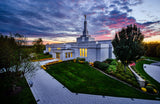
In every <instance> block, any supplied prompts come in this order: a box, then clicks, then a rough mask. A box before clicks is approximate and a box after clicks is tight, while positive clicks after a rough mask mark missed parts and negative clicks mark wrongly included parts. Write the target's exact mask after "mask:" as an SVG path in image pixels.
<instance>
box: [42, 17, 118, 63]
mask: <svg viewBox="0 0 160 104" xmlns="http://www.w3.org/2000/svg"><path fill="white" fill-rule="evenodd" d="M46 52H49V54H51V55H52V57H53V58H58V59H60V60H63V61H65V60H71V59H76V58H77V57H80V58H85V59H86V61H88V62H94V61H104V60H106V59H107V58H115V56H114V54H113V47H112V44H111V40H102V41H95V39H94V38H92V37H91V36H90V35H88V30H87V21H86V16H85V21H84V30H83V35H82V36H80V37H79V38H77V42H71V43H61V44H49V45H46V49H45V50H44V53H46Z"/></svg>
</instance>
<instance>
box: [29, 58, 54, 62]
mask: <svg viewBox="0 0 160 104" xmlns="http://www.w3.org/2000/svg"><path fill="white" fill-rule="evenodd" d="M52 59H54V58H44V59H38V60H32V62H36V61H45V60H52Z"/></svg>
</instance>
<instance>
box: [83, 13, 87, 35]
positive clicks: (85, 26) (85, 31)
mask: <svg viewBox="0 0 160 104" xmlns="http://www.w3.org/2000/svg"><path fill="white" fill-rule="evenodd" d="M84 18H85V21H84V30H83V36H87V35H88V30H87V21H86V15H84Z"/></svg>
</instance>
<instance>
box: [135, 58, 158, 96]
mask: <svg viewBox="0 0 160 104" xmlns="http://www.w3.org/2000/svg"><path fill="white" fill-rule="evenodd" d="M150 63H153V62H152V61H147V60H143V61H140V62H138V63H136V66H135V67H136V68H134V69H135V70H136V72H138V73H139V74H140V75H141V76H142V77H143V78H144V79H145V80H147V81H149V83H150V84H154V85H155V86H156V88H157V89H158V90H159V91H160V83H158V82H157V81H156V80H154V79H153V78H152V77H150V76H149V75H148V74H147V73H146V72H145V71H144V69H143V64H150ZM158 96H159V97H160V93H159V94H158Z"/></svg>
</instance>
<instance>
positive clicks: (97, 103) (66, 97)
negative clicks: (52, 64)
mask: <svg viewBox="0 0 160 104" xmlns="http://www.w3.org/2000/svg"><path fill="white" fill-rule="evenodd" d="M49 61H51V60H49ZM49 61H44V62H40V65H43V64H45V63H46V62H49ZM52 61H53V60H52ZM37 68H38V69H39V70H37V71H36V72H35V74H34V77H30V75H26V79H27V81H29V80H32V82H33V86H32V87H31V91H32V93H33V95H34V97H35V99H36V100H37V103H38V104H160V101H155V100H143V99H130V98H121V97H110V96H100V95H89V94H79V93H78V94H76V93H72V92H71V91H69V90H68V89H67V88H65V87H64V86H63V85H62V84H61V83H59V82H58V81H57V80H56V79H54V78H53V77H52V76H50V75H49V74H48V73H47V72H45V71H44V70H43V69H41V68H40V66H37Z"/></svg>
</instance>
